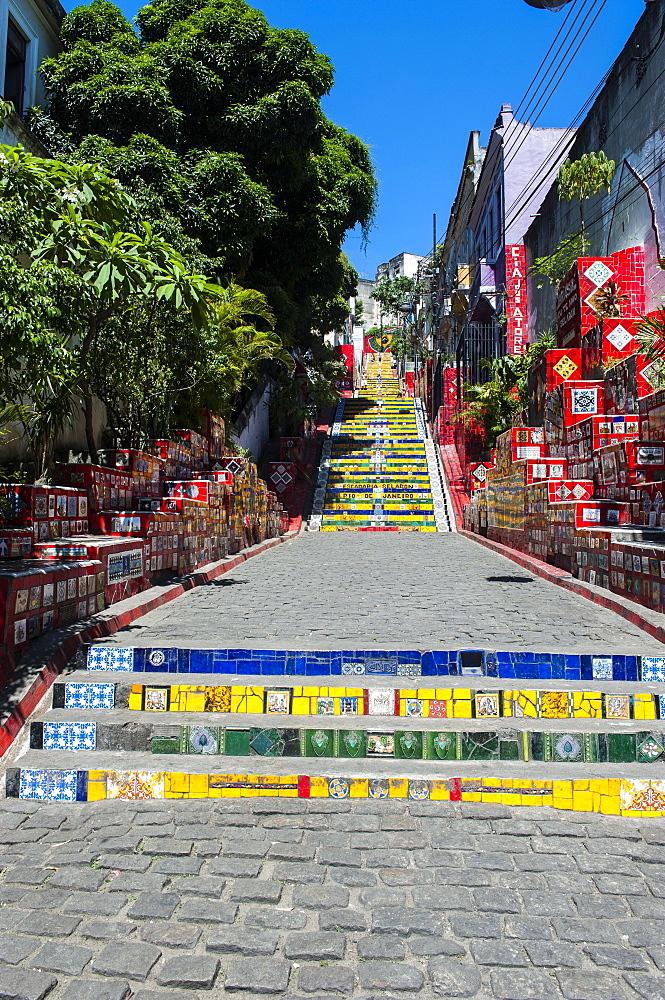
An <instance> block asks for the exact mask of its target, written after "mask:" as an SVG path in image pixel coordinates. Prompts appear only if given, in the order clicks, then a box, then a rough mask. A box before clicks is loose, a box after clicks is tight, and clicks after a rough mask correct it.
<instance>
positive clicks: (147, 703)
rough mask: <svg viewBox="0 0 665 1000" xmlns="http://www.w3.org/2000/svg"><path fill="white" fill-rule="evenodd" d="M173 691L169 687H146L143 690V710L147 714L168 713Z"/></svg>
mask: <svg viewBox="0 0 665 1000" xmlns="http://www.w3.org/2000/svg"><path fill="white" fill-rule="evenodd" d="M170 693H171V690H170V688H167V687H145V688H144V689H143V710H144V711H145V712H168V710H169V697H170Z"/></svg>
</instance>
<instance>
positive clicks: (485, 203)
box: [439, 104, 574, 383]
mask: <svg viewBox="0 0 665 1000" xmlns="http://www.w3.org/2000/svg"><path fill="white" fill-rule="evenodd" d="M573 138H574V131H573V130H572V129H561V128H536V127H534V126H532V125H531V124H529V123H528V122H527V123H523V122H519V121H517V119H516V118H515V116H514V114H513V111H512V108H511V106H510V105H509V104H504V105H503V106H502V107H501V110H500V112H499V115H498V117H497V120H496V122H495V124H494V127H493V129H492V132H491V134H490V139H489V142H488V144H487V147H485V148H483V147H482V146H481V145H480V141H479V133H478V132H472V133H471V137H470V139H469V145H468V147H467V153H466V157H465V162H464V171H463V175H462V179H461V181H460V185H459V188H458V193H457V197H456V199H455V203H454V205H453V210H452V212H451V217H450V222H449V226H448V232H447V234H446V239H445V241H444V245H443V250H442V253H441V258H440V274H439V302H440V323H439V340H440V345H441V347H442V348H443V350H444V352H445V353H446V354H447V355H448V356H449V357H451V358H454V364H455V366H456V368H457V372H458V381H459V382H460V383H461V382H463V381H465V382H482V381H483V380H484V379H486V378H487V376H488V370H487V367H486V366H485V365H484V361H485V360H486V359H489V360H491V359H493V358H498V357H501V356H502V355H504V354H507V353H511V354H512V353H515V354H519V353H522V352H523V351H524V350H526V346H527V342H528V339H527V316H528V307H527V298H526V261H525V252H524V234H525V233H526V230H527V229H528V227H529V224H530V222H531V221H532V217H533V216H534V215H535V214H536V212H537V210H538V206H539V204H540V201H541V200H542V197H543V194H544V192H546V191H547V189H548V187H549V185H550V184H551V182H552V180H553V179H554V177H555V176H556V173H557V171H558V169H559V166H560V164H561V163H562V162H563V160H564V159H565V157H566V155H567V152H568V149H569V147H570V144H571V142H572V140H573Z"/></svg>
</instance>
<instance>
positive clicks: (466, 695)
mask: <svg viewBox="0 0 665 1000" xmlns="http://www.w3.org/2000/svg"><path fill="white" fill-rule="evenodd" d="M453 701H471V689H470V688H453Z"/></svg>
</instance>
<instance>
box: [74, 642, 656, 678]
mask: <svg viewBox="0 0 665 1000" xmlns="http://www.w3.org/2000/svg"><path fill="white" fill-rule="evenodd" d="M86 664H87V668H88V670H117V671H125V672H135V673H143V672H146V673H148V672H150V671H159V672H162V673H173V674H179V673H185V674H186V673H197V674H262V675H273V676H279V675H295V676H298V675H301V676H311V677H314V676H336V675H339V676H347V677H358V676H362V675H367V676H369V675H385V676H395V677H421V676H422V677H437V676H438V677H457V676H480V677H482V676H485V677H504V678H515V679H517V680H526V679H533V680H567V681H592V680H615V681H638V680H643V681H648V682H651V681H661V682H665V657H663V656H641V657H640V656H617V655H613V656H608V655H604V654H602V653H601V652H600V651H599V654H598V655H596V656H592V655H585V654H577V653H572V654H570V653H533V652H509V651H508V652H502V651H499V652H490V651H485V650H434V651H426V652H422V651H420V650H343V649H336V650H320V651H316V652H304V651H302V650H270V649H216V650H211V649H173V648H162V649H140V648H120V647H116V646H92V647H90V649H88V651H87V659H86Z"/></svg>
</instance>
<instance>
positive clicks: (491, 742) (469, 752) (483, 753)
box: [456, 732, 499, 760]
mask: <svg viewBox="0 0 665 1000" xmlns="http://www.w3.org/2000/svg"><path fill="white" fill-rule="evenodd" d="M456 736H457V755H458V759H459V760H497V759H498V756H499V737H498V734H497V733H496V732H482V733H476V732H473V733H457V734H456Z"/></svg>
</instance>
